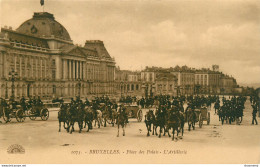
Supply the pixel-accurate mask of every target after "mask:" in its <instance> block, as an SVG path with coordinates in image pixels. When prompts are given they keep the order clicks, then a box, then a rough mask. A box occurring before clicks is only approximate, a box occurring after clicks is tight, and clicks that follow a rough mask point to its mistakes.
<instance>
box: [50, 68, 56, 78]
mask: <svg viewBox="0 0 260 167" xmlns="http://www.w3.org/2000/svg"><path fill="white" fill-rule="evenodd" d="M51 74H52V79H55V78H56V71H55V70H54V69H53V70H52V71H51Z"/></svg>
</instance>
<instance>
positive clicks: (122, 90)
mask: <svg viewBox="0 0 260 167" xmlns="http://www.w3.org/2000/svg"><path fill="white" fill-rule="evenodd" d="M115 85H116V93H117V94H122V95H141V73H140V72H138V71H129V70H120V68H119V67H117V68H116V77H115Z"/></svg>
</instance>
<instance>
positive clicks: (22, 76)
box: [19, 55, 24, 78]
mask: <svg viewBox="0 0 260 167" xmlns="http://www.w3.org/2000/svg"><path fill="white" fill-rule="evenodd" d="M19 57H20V68H19V69H20V75H19V77H20V78H22V77H24V76H22V75H23V74H22V56H21V55H20V56H19Z"/></svg>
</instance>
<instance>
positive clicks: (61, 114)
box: [58, 104, 69, 132]
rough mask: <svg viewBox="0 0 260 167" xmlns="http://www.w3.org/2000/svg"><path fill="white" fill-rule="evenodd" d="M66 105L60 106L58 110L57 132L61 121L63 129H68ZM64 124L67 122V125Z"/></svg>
mask: <svg viewBox="0 0 260 167" xmlns="http://www.w3.org/2000/svg"><path fill="white" fill-rule="evenodd" d="M67 109H68V105H65V104H64V105H62V106H61V107H60V110H59V112H58V120H59V132H60V131H61V122H63V127H64V129H66V130H67V129H68V126H69V122H68V116H67V115H68V114H67ZM65 124H67V127H65Z"/></svg>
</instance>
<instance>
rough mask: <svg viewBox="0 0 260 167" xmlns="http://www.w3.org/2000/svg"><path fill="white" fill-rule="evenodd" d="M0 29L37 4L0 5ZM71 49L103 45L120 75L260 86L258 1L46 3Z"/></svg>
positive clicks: (27, 0)
mask: <svg viewBox="0 0 260 167" xmlns="http://www.w3.org/2000/svg"><path fill="white" fill-rule="evenodd" d="M0 2H1V6H0V7H1V8H0V11H1V16H0V21H1V22H0V23H1V26H4V25H7V26H12V27H13V28H14V29H16V28H18V26H19V25H20V24H22V23H23V22H24V21H25V20H28V19H30V18H31V17H32V15H33V12H41V11H42V7H41V6H40V0H0ZM45 11H46V12H50V13H52V14H54V17H55V19H56V20H57V21H58V22H60V23H61V24H62V25H63V26H64V27H65V28H66V29H67V30H68V32H69V34H70V36H71V38H72V40H73V41H74V43H75V44H82V45H84V43H85V40H94V39H98V40H103V41H104V43H105V46H106V48H107V50H108V52H109V53H110V55H111V56H112V57H115V59H116V63H117V65H118V66H120V68H121V69H129V70H140V69H141V68H143V69H144V68H145V66H161V67H174V66H176V65H180V66H182V65H187V66H190V67H195V68H201V67H207V68H211V65H212V64H218V65H219V66H220V70H221V71H223V72H224V73H227V74H229V75H232V76H234V77H235V78H236V79H237V81H238V83H239V84H241V83H247V84H250V83H259V82H260V0H241V1H240V0H225V1H224V0H209V1H205V0H203V1H198V0H189V1H188V0H187V1H186V0H179V1H177V0H172V1H170V0H168V1H164V0H145V1H144V0H143V1H142V0H131V1H122V0H113V1H112V0H103V1H100V0H99V1H97V0H96V1H94V0H88V1H87V0H55V1H54V0H45Z"/></svg>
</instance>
